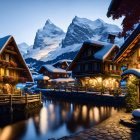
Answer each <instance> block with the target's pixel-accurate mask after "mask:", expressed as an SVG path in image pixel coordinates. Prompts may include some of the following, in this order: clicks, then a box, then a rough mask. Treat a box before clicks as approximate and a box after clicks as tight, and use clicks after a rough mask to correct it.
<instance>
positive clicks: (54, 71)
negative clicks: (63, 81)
mask: <svg viewBox="0 0 140 140" xmlns="http://www.w3.org/2000/svg"><path fill="white" fill-rule="evenodd" d="M42 68H45V69H46V70H48V71H49V72H53V73H65V74H71V72H67V71H66V70H64V69H61V68H56V67H54V66H53V65H43V66H42V67H41V68H40V70H41V69H42ZM40 70H39V72H40Z"/></svg>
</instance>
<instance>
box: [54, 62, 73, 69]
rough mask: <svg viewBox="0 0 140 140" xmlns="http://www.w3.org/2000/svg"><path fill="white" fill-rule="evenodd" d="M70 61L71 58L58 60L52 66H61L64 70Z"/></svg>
mask: <svg viewBox="0 0 140 140" xmlns="http://www.w3.org/2000/svg"><path fill="white" fill-rule="evenodd" d="M71 62H72V60H67V59H64V60H59V61H57V62H56V63H55V64H53V66H54V67H56V68H61V69H65V70H66V69H67V68H68V66H69V65H70V64H71Z"/></svg>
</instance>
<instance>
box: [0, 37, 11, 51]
mask: <svg viewBox="0 0 140 140" xmlns="http://www.w3.org/2000/svg"><path fill="white" fill-rule="evenodd" d="M10 37H11V35H8V36H5V37H3V38H0V50H1V49H2V48H3V46H4V45H5V43H6V42H7V40H8V39H9V38H10Z"/></svg>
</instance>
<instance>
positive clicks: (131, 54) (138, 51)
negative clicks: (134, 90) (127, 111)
mask: <svg viewBox="0 0 140 140" xmlns="http://www.w3.org/2000/svg"><path fill="white" fill-rule="evenodd" d="M114 61H115V63H121V64H122V65H123V66H124V67H126V70H125V71H124V72H123V73H122V75H121V76H122V78H129V77H132V75H135V76H136V77H137V78H138V79H140V24H139V25H138V26H137V28H136V29H135V30H134V31H133V33H132V34H131V35H130V36H129V37H128V38H127V39H126V40H125V42H124V44H123V45H122V46H121V48H120V51H119V52H118V53H117V55H116V57H115V58H114ZM129 80H130V79H129ZM139 87H140V84H139V86H138V88H139ZM139 92H140V91H139V89H138V99H139V102H140V96H139Z"/></svg>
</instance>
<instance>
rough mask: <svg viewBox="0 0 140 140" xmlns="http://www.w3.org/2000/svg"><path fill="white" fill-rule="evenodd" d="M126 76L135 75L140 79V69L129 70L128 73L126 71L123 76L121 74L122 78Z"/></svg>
mask: <svg viewBox="0 0 140 140" xmlns="http://www.w3.org/2000/svg"><path fill="white" fill-rule="evenodd" d="M126 74H134V75H136V76H137V77H138V78H140V69H136V68H133V69H128V70H126V71H124V72H123V73H122V74H121V77H122V76H124V75H126Z"/></svg>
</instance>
